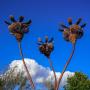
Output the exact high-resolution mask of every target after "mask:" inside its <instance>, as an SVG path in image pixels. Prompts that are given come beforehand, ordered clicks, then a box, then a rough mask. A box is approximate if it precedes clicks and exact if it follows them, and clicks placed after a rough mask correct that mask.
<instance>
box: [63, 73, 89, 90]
mask: <svg viewBox="0 0 90 90" xmlns="http://www.w3.org/2000/svg"><path fill="white" fill-rule="evenodd" d="M64 89H65V90H90V79H89V78H88V76H87V75H85V74H83V73H81V72H75V75H74V76H73V77H70V78H68V80H67V85H65V86H64Z"/></svg>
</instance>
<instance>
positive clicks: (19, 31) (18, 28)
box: [5, 16, 31, 41]
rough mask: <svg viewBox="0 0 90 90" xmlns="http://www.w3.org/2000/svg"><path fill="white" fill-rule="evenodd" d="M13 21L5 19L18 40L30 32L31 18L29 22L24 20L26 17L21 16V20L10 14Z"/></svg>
mask: <svg viewBox="0 0 90 90" xmlns="http://www.w3.org/2000/svg"><path fill="white" fill-rule="evenodd" d="M10 20H11V23H10V22H8V21H5V23H6V24H7V25H8V29H9V31H10V33H11V34H13V35H14V36H15V37H16V39H17V40H18V41H21V40H22V39H23V36H24V34H26V33H28V32H29V26H30V24H31V20H29V21H27V22H23V20H24V17H23V16H20V17H19V20H17V21H16V20H15V18H14V16H10Z"/></svg>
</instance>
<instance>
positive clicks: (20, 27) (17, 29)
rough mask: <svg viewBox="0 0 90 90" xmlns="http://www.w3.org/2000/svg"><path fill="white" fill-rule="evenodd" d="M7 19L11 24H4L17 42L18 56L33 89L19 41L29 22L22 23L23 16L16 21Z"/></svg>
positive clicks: (7, 22)
mask: <svg viewBox="0 0 90 90" xmlns="http://www.w3.org/2000/svg"><path fill="white" fill-rule="evenodd" d="M9 18H10V20H11V22H9V21H5V23H6V24H7V25H8V29H9V31H10V33H11V34H12V35H14V36H15V37H16V40H17V41H18V46H19V49H20V55H21V57H22V61H23V64H24V67H25V69H26V72H27V78H28V80H29V81H30V85H31V87H32V89H35V87H34V83H33V81H32V77H31V75H30V73H29V71H28V68H27V65H26V63H25V60H24V56H23V52H22V48H21V41H22V39H23V37H24V34H26V33H28V32H29V26H30V24H31V20H29V21H27V22H23V20H24V17H23V16H20V17H19V20H17V21H16V20H15V18H14V16H10V17H9Z"/></svg>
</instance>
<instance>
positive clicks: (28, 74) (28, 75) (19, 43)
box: [18, 41, 35, 90]
mask: <svg viewBox="0 0 90 90" xmlns="http://www.w3.org/2000/svg"><path fill="white" fill-rule="evenodd" d="M18 47H19V50H20V55H21V57H22V62H23V65H24V68H25V70H26V72H27V79H28V80H29V81H30V85H31V88H32V89H33V90H35V86H34V83H33V81H32V77H31V75H30V73H29V71H28V68H27V66H26V63H25V60H24V56H23V52H22V48H21V42H20V41H18Z"/></svg>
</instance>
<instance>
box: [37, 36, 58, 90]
mask: <svg viewBox="0 0 90 90" xmlns="http://www.w3.org/2000/svg"><path fill="white" fill-rule="evenodd" d="M38 45H39V51H40V52H41V53H42V54H44V55H45V56H46V57H47V58H48V61H49V63H50V68H51V69H52V71H53V73H54V78H55V83H54V88H55V90H56V87H57V78H56V73H55V70H54V67H53V64H52V61H51V59H50V55H51V52H52V51H53V50H54V45H53V38H51V39H50V40H49V39H48V36H46V37H45V42H43V41H42V39H41V38H39V39H38Z"/></svg>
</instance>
